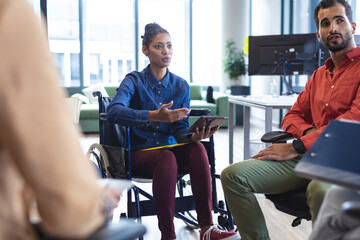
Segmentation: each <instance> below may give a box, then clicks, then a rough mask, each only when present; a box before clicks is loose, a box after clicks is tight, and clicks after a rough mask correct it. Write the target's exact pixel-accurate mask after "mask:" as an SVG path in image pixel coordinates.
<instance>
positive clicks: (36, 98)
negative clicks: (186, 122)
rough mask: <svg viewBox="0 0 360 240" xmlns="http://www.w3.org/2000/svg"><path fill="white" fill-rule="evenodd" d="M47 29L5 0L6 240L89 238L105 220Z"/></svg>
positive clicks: (1, 81)
mask: <svg viewBox="0 0 360 240" xmlns="http://www.w3.org/2000/svg"><path fill="white" fill-rule="evenodd" d="M64 98H65V93H64V91H63V90H62V89H61V88H60V87H59V79H58V75H57V70H56V69H55V67H54V66H53V65H52V58H51V55H50V52H49V49H48V42H47V38H46V34H45V30H44V28H42V27H41V26H40V23H39V19H38V18H37V17H36V16H35V14H34V12H33V9H32V8H31V6H30V5H29V4H28V3H27V2H26V1H25V0H0V114H1V115H0V239H4V240H5V239H6V240H11V239H21V240H24V239H34V232H33V230H32V227H31V225H30V223H29V211H30V210H29V209H30V205H31V204H32V203H33V202H34V199H35V198H36V202H37V206H38V211H39V215H40V217H41V219H42V226H43V229H44V230H45V231H46V232H47V233H49V234H52V235H55V236H59V237H79V236H82V237H83V236H86V235H87V234H89V233H90V232H92V231H94V230H95V229H96V228H97V227H98V226H100V225H101V224H102V223H103V221H104V211H103V209H104V204H103V199H102V197H101V193H100V189H99V188H98V187H97V184H96V175H95V171H94V170H93V169H92V166H91V165H90V162H89V161H88V160H86V158H85V157H84V154H83V152H82V150H81V146H80V144H79V140H78V138H79V134H78V132H79V131H78V129H77V128H76V127H75V126H74V125H73V123H72V122H71V117H70V113H69V111H68V109H66V105H65V104H64V101H63V99H64Z"/></svg>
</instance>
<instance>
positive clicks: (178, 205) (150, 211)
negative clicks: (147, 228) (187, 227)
mask: <svg viewBox="0 0 360 240" xmlns="http://www.w3.org/2000/svg"><path fill="white" fill-rule="evenodd" d="M191 210H195V202H194V197H193V196H185V197H177V198H176V199H175V212H184V211H191ZM140 214H141V216H153V215H156V213H155V209H154V203H153V200H141V201H140ZM128 217H130V218H137V217H139V216H137V214H136V202H128Z"/></svg>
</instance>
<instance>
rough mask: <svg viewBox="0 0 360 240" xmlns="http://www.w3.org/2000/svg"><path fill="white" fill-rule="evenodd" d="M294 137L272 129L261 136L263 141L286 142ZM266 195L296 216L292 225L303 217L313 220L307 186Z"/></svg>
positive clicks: (296, 223)
mask: <svg viewBox="0 0 360 240" xmlns="http://www.w3.org/2000/svg"><path fill="white" fill-rule="evenodd" d="M292 138H293V136H292V134H291V133H287V132H283V131H272V132H268V133H265V134H264V135H263V136H262V137H261V141H262V142H265V143H286V141H287V140H290V139H292ZM265 197H266V198H267V199H269V200H270V201H272V202H273V203H274V206H275V208H276V209H278V210H279V211H281V212H284V213H287V214H290V215H292V216H295V219H294V220H293V222H292V223H291V226H292V227H296V226H298V225H300V224H301V221H302V220H303V219H305V220H308V221H309V220H311V214H310V209H309V206H308V205H307V203H306V188H304V189H298V190H294V191H290V192H285V193H279V194H265Z"/></svg>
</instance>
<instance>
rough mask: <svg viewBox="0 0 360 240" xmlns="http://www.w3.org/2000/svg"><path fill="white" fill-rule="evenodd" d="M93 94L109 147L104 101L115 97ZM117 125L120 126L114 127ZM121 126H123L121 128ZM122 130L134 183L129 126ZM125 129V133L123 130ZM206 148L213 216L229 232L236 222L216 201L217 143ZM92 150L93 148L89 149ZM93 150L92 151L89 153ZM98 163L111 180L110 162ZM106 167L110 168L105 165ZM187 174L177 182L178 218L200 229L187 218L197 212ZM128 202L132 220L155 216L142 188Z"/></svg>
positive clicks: (197, 112) (129, 176) (150, 198)
mask: <svg viewBox="0 0 360 240" xmlns="http://www.w3.org/2000/svg"><path fill="white" fill-rule="evenodd" d="M93 95H94V96H95V97H98V101H99V131H100V145H101V146H102V145H106V144H105V143H106V140H105V139H106V136H105V127H106V126H105V123H106V121H107V120H106V106H105V105H104V102H103V101H104V99H106V100H109V102H110V100H111V99H112V98H105V97H103V96H102V94H101V93H100V92H94V93H93ZM204 112H205V114H207V115H209V114H210V110H208V109H206V110H204V109H201V110H200V109H199V110H192V111H191V113H192V114H194V113H195V115H192V116H200V115H204V114H202V113H204ZM113 125H118V124H113ZM118 126H120V125H118ZM121 127H122V128H123V129H122V130H121V131H122V132H123V133H125V136H126V138H125V142H122V143H121V145H122V147H124V146H125V148H126V149H127V152H128V154H127V157H128V159H127V160H128V163H127V176H126V177H127V179H129V180H133V176H132V174H131V144H130V141H131V139H130V138H131V136H130V131H131V130H130V127H124V126H121ZM124 128H125V130H124ZM202 143H203V145H204V147H205V148H206V150H207V153H208V158H209V165H210V173H211V183H212V201H213V211H214V213H219V214H220V215H219V216H218V224H219V225H220V226H222V227H224V228H226V229H228V230H233V229H234V223H233V219H232V216H231V214H230V211H229V210H228V207H227V206H226V209H225V205H226V204H225V203H224V202H223V201H219V202H218V199H217V191H216V179H220V175H219V174H216V170H215V152H214V140H213V136H211V137H210V141H202ZM89 150H90V149H89ZM90 151H91V150H90ZM96 160H97V161H98V166H99V168H100V170H101V172H102V177H105V178H106V177H110V176H108V175H109V174H108V173H109V171H108V167H109V165H108V164H109V162H108V160H107V159H106V157H105V159H104V157H102V156H97V157H96ZM106 165H107V166H106ZM184 175H186V174H181V175H180V176H179V175H178V182H177V189H178V192H179V197H176V199H175V217H177V218H179V219H181V220H183V221H184V223H185V224H186V225H188V226H189V227H192V228H198V227H199V226H198V223H197V222H196V220H195V219H194V217H192V216H191V214H190V217H189V216H186V214H185V213H188V212H189V211H191V210H195V203H194V199H193V196H192V195H191V196H184V192H183V187H184V184H185V183H184V182H183V181H182V177H183V176H184ZM132 193H133V194H134V200H133V198H132ZM140 194H141V195H142V196H144V197H145V198H147V200H141V201H140V197H139V196H140ZM127 197H128V199H127V200H128V202H127V213H128V216H127V217H129V218H135V219H137V220H138V221H140V222H141V217H142V216H152V215H156V213H155V210H154V206H153V196H152V195H151V194H149V193H147V192H146V191H144V190H143V189H141V188H139V187H137V186H135V187H133V188H132V189H130V190H128V194H127Z"/></svg>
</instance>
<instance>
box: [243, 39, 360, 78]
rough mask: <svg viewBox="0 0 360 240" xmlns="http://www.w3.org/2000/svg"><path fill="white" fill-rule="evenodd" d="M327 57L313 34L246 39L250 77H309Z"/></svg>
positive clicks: (326, 51)
mask: <svg viewBox="0 0 360 240" xmlns="http://www.w3.org/2000/svg"><path fill="white" fill-rule="evenodd" d="M354 37H355V42H356V44H357V45H358V46H359V45H360V36H359V35H354ZM329 57H330V54H329V51H328V50H327V49H326V47H324V46H323V44H322V43H320V42H319V40H318V39H317V36H316V34H315V33H309V34H289V35H266V36H250V37H249V66H248V71H249V75H283V76H287V75H311V74H312V73H313V72H314V71H315V70H316V68H318V67H319V66H322V65H323V64H324V62H325V60H326V59H328V58H329Z"/></svg>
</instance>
